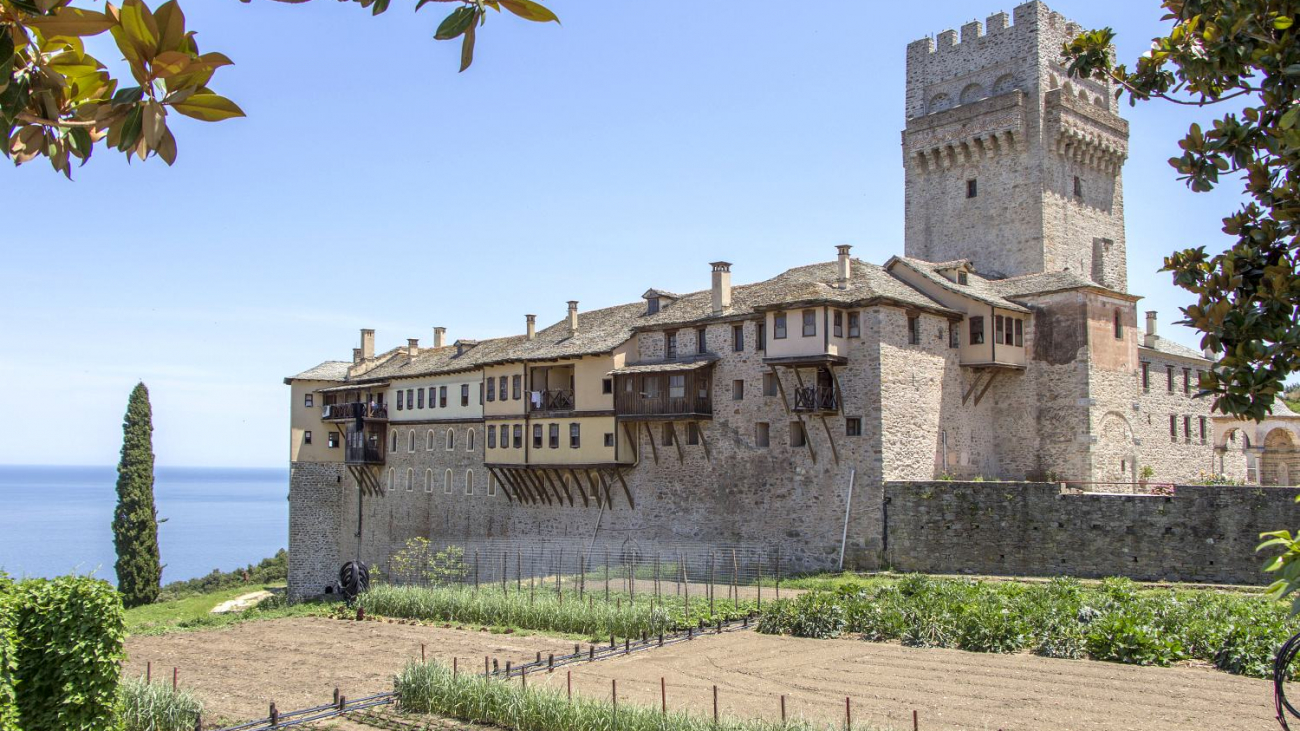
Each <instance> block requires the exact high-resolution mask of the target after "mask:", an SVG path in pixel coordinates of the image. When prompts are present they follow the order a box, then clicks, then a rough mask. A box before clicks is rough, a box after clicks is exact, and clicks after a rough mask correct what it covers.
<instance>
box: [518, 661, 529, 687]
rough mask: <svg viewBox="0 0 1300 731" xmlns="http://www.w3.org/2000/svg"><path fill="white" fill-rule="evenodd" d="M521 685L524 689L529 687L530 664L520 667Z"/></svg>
mask: <svg viewBox="0 0 1300 731" xmlns="http://www.w3.org/2000/svg"><path fill="white" fill-rule="evenodd" d="M519 687H520V688H523V689H524V690H527V689H528V666H527V665H525V666H523V667H521V668H519Z"/></svg>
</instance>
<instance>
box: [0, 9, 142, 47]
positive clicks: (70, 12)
mask: <svg viewBox="0 0 1300 731" xmlns="http://www.w3.org/2000/svg"><path fill="white" fill-rule="evenodd" d="M23 22H24V23H25V24H26V25H28V26H30V27H32V28H35V29H36V30H38V31H40V32H41V35H43V36H45V37H46V38H52V37H54V36H94V35H99V34H100V33H103V32H104V31H106V30H108V29H109V28H112V27H113V26H115V25H117V21H115V20H114V19H112V18H110V17H109V16H107V15H105V14H104V13H97V12H95V11H94V10H83V9H81V8H60V9H59V11H58V12H57V13H55V14H54V15H46V16H39V17H35V18H26V19H24V20H23ZM4 35H8V33H5V34H4ZM11 43H12V41H11Z"/></svg>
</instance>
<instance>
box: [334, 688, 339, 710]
mask: <svg viewBox="0 0 1300 731" xmlns="http://www.w3.org/2000/svg"><path fill="white" fill-rule="evenodd" d="M338 704H339V689H338V686H335V687H334V705H336V706H337V705H338Z"/></svg>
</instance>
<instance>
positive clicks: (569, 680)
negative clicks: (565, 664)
mask: <svg viewBox="0 0 1300 731" xmlns="http://www.w3.org/2000/svg"><path fill="white" fill-rule="evenodd" d="M564 684H565V685H566V686H568V688H569V701H570V702H572V701H573V671H572V670H565V671H564Z"/></svg>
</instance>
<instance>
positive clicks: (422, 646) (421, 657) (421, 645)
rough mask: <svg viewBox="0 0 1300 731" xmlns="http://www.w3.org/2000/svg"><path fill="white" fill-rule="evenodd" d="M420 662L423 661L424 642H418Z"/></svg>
mask: <svg viewBox="0 0 1300 731" xmlns="http://www.w3.org/2000/svg"><path fill="white" fill-rule="evenodd" d="M420 662H424V643H423V642H421V643H420Z"/></svg>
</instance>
